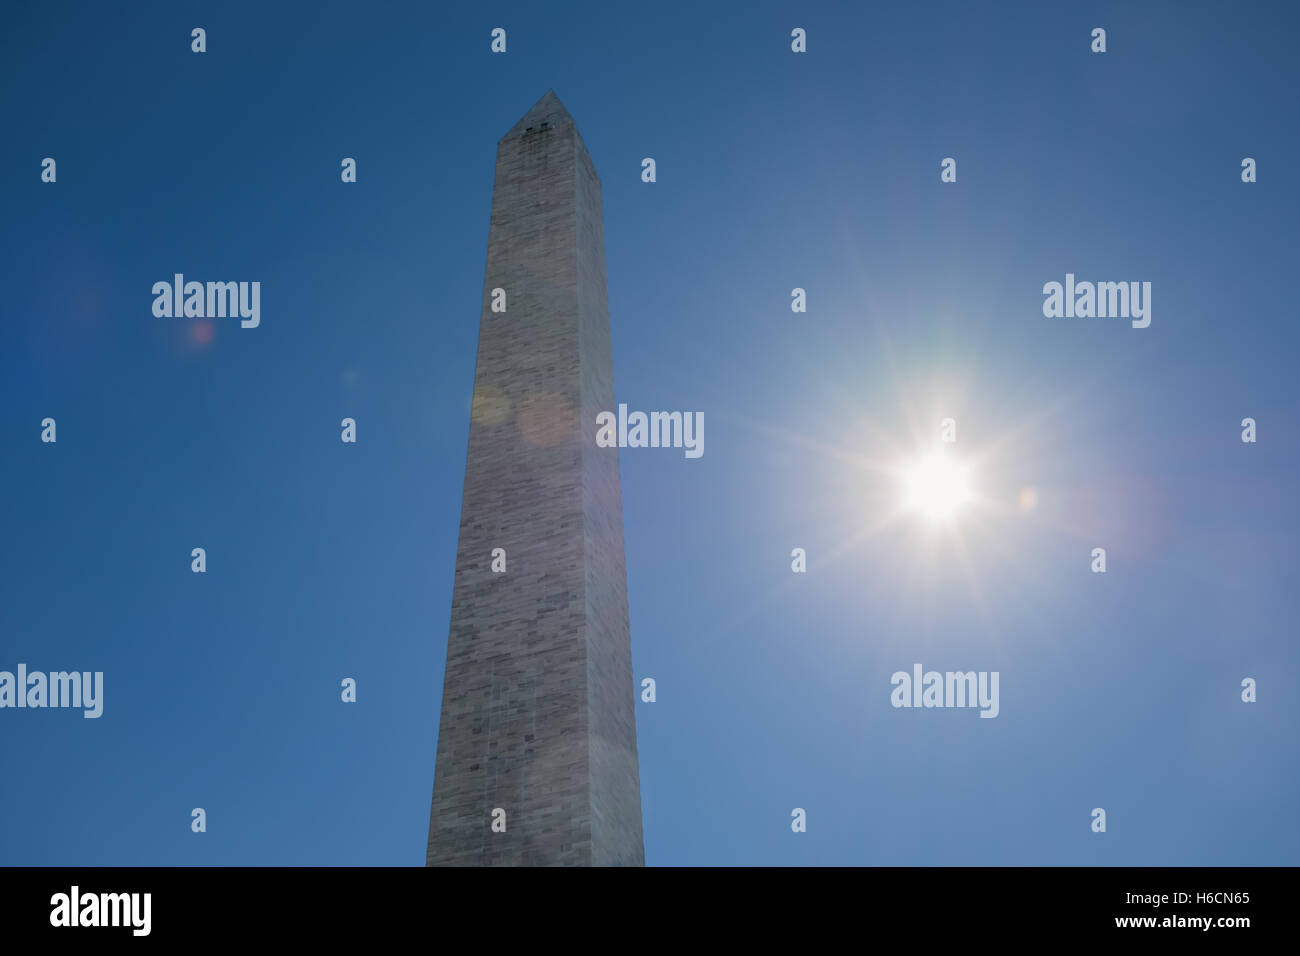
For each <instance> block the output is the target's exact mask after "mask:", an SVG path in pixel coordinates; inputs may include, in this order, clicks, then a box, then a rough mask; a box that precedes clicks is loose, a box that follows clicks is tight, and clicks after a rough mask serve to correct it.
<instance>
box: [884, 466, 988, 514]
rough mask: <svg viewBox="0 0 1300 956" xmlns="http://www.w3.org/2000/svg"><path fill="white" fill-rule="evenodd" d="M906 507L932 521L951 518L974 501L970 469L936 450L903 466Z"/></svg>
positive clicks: (904, 505) (904, 503) (902, 475)
mask: <svg viewBox="0 0 1300 956" xmlns="http://www.w3.org/2000/svg"><path fill="white" fill-rule="evenodd" d="M901 477H902V484H903V507H904V508H905V509H906V510H908V511H911V512H914V513H916V514H919V515H921V516H922V517H924V518H926V519H928V520H930V521H933V522H942V521H949V520H951V519H952V518H954V517H955V516H956V515H958V514H959V513H961V512H962V511H963V510H964V509H965V507H966V505H968V504H969V503H970V500H971V486H970V469H969V468H968V467H967V466H966V465H963V464H962V463H961V462H959V461H957V460H956V459H955V458H954V457H952V456H951V455H948V454H946V453H945V452H943V451H935V452H931V453H930V454H928V455H926V456H925V457H924V458H921V459H920V460H918V461H916V462H915V463H914V464H912V465H911V466H909V467H908V468H906V469H904V470H903V472H902V474H901Z"/></svg>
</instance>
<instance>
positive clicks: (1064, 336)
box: [0, 2, 1300, 865]
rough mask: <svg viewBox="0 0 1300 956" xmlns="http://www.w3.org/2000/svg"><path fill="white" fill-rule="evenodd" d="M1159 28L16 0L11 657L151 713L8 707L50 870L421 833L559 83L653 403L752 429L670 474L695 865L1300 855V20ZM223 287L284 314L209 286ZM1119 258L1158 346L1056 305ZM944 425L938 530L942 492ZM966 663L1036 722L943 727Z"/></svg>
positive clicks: (29, 848)
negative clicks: (497, 338) (487, 322)
mask: <svg viewBox="0 0 1300 956" xmlns="http://www.w3.org/2000/svg"><path fill="white" fill-rule="evenodd" d="M1133 6H1134V5H1132V4H1106V3H1089V4H1069V5H1062V4H1042V3H1022V4H1016V5H1014V6H1012V5H1009V4H1006V5H1004V4H998V5H991V6H990V5H979V4H969V3H937V4H925V5H923V6H918V5H912V4H902V5H898V6H897V8H894V9H888V8H884V7H882V6H881V5H876V4H870V5H868V4H861V3H840V4H773V3H762V2H759V3H747V4H729V5H721V4H719V5H707V4H698V3H692V4H671V3H653V4H628V5H620V4H588V5H583V6H582V7H576V6H575V7H574V8H573V9H571V10H565V9H564V8H563V7H562V6H560V5H555V4H537V3H519V4H492V5H482V4H465V5H462V7H461V8H460V9H454V8H452V7H451V6H449V5H443V4H437V5H435V4H400V5H399V4H390V3H347V4H339V3H323V4H314V5H311V7H310V10H308V8H307V7H306V6H305V5H304V6H303V8H302V11H301V12H296V13H293V12H289V10H288V9H287V8H288V5H287V4H266V3H233V2H232V3H220V4H216V3H204V4H197V3H166V4H162V3H157V4H148V5H145V4H128V5H113V6H110V5H103V4H78V5H69V4H61V3H41V4H34V3H24V4H20V5H16V6H13V5H11V6H10V7H9V8H7V9H6V12H5V15H4V16H5V25H4V29H3V31H0V117H2V120H3V130H4V137H3V149H2V150H0V253H3V261H4V264H5V269H4V274H5V309H4V317H3V321H2V322H0V487H3V492H4V493H3V495H2V496H0V532H2V535H0V539H2V540H0V669H3V670H10V671H13V670H14V669H15V668H16V666H17V664H18V663H20V662H21V663H25V664H26V665H27V667H28V669H29V670H41V671H55V670H87V671H103V672H104V675H105V677H104V682H105V694H104V712H103V716H102V717H100V718H99V719H97V720H87V719H83V718H82V716H81V714H80V712H78V711H72V710H52V709H46V710H27V709H24V710H9V709H5V710H0V759H2V760H3V765H4V773H3V774H2V775H0V863H5V864H97V865H104V864H178V865H181V864H241V863H253V864H362V863H368V864H396V865H420V864H422V863H423V860H424V852H425V839H426V834H427V827H428V812H429V801H430V795H431V791H432V784H433V769H434V753H435V746H436V739H437V722H438V714H439V706H440V701H441V693H442V672H443V663H444V655H445V653H446V642H447V628H448V621H449V612H450V602H451V585H452V575H453V570H454V563H455V554H456V536H457V529H458V522H459V511H460V500H461V484H462V480H463V477H464V467H465V449H466V439H467V435H468V428H469V407H470V395H471V389H472V382H473V374H474V356H475V348H476V340H477V332H478V320H479V308H480V303H481V296H482V292H483V287H482V283H483V268H484V257H485V252H486V246H487V233H488V216H489V211H490V206H491V189H492V178H493V163H494V158H495V150H496V143H497V140H498V139H499V138H500V137H501V136H502V135H503V134H504V133H505V132H506V131H507V130H508V129H509V128H510V127H511V126H512V125H513V124H514V123H515V121H516V120H517V119H519V117H520V116H522V115H523V114H524V113H525V112H526V111H527V110H528V108H529V107H530V106H532V104H533V103H534V102H535V101H536V100H537V99H538V98H539V97H540V96H541V95H542V94H543V93H545V92H546V91H547V90H548V89H551V88H554V89H555V91H556V92H557V93H558V94H559V96H560V98H561V99H562V100H563V101H564V103H565V105H566V106H567V107H568V108H569V110H570V111H571V113H572V114H573V116H574V117H575V119H576V122H577V124H578V127H579V129H580V131H581V133H582V136H583V139H584V140H585V142H586V145H587V147H588V149H589V151H590V153H591V156H592V158H593V160H594V162H595V164H596V168H597V170H598V171H599V173H600V175H601V178H602V181H603V191H604V205H605V241H606V256H607V262H608V282H609V301H610V313H611V325H612V335H613V357H614V373H615V387H616V391H617V395H618V399H619V401H621V402H626V403H628V404H629V406H630V407H631V408H633V409H644V410H659V409H662V410H689V411H699V412H703V413H704V416H705V420H706V425H707V427H706V445H705V453H704V455H703V457H702V458H699V459H696V460H689V459H687V458H685V457H684V456H683V455H682V453H681V452H680V451H677V450H659V449H625V450H623V451H622V452H621V453H620V459H621V470H622V483H623V503H624V520H625V528H626V547H627V569H628V593H629V604H630V613H631V625H632V650H633V664H634V672H635V676H636V679H637V680H638V681H639V680H640V679H641V678H642V677H646V676H650V677H653V678H655V680H656V681H657V685H658V700H657V701H656V702H655V703H653V704H647V703H641V702H638V704H637V711H636V713H637V730H638V746H639V753H640V770H641V787H642V800H643V807H644V826H645V843H646V861H647V863H649V864H652V865H675V864H733V863H734V864H820V863H835V864H949V863H951V864H979V863H990V864H1295V863H1297V862H1300V824H1298V823H1297V818H1296V807H1297V805H1298V803H1300V764H1298V760H1297V747H1296V739H1295V731H1296V727H1297V725H1298V723H1300V709H1298V707H1297V690H1298V689H1300V688H1298V687H1297V684H1298V682H1300V681H1298V679H1300V667H1298V664H1300V651H1298V650H1297V634H1296V621H1297V611H1298V610H1300V589H1297V587H1296V586H1295V570H1296V565H1297V559H1298V557H1300V555H1297V543H1296V542H1297V532H1298V531H1300V527H1298V525H1300V505H1298V504H1297V500H1296V492H1295V488H1296V482H1295V477H1294V476H1295V474H1296V467H1297V462H1298V459H1300V442H1298V440H1297V429H1296V424H1297V422H1300V398H1298V397H1297V389H1296V357H1297V354H1300V333H1297V331H1296V322H1295V314H1294V310H1295V295H1294V289H1293V285H1294V276H1295V273H1296V267H1295V258H1296V253H1297V248H1298V244H1297V241H1296V235H1297V233H1296V213H1297V202H1296V200H1297V183H1296V178H1295V174H1294V171H1293V170H1292V169H1291V164H1292V163H1293V162H1294V158H1295V157H1296V156H1297V155H1300V143H1298V142H1297V133H1296V122H1295V103H1296V94H1297V89H1298V83H1297V79H1298V74H1300V60H1297V58H1296V56H1295V51H1294V41H1295V36H1296V32H1297V26H1298V25H1300V24H1298V23H1297V21H1298V20H1300V14H1297V13H1296V12H1295V7H1294V6H1293V5H1291V4H1284V3H1277V4H1258V5H1250V6H1248V7H1241V6H1232V5H1225V4H1214V5H1210V4H1188V3H1164V4H1142V5H1141V9H1131V8H1132V7H1133ZM196 26H201V27H204V28H205V29H206V31H207V52H206V53H204V54H202V55H198V54H194V53H192V52H191V51H190V30H191V29H192V28H193V27H196ZM494 27H503V28H505V29H506V30H507V52H506V53H505V54H504V55H494V54H492V53H491V52H490V51H489V43H490V36H489V34H490V31H491V30H492V28H494ZM794 27H802V28H804V29H806V30H807V36H808V40H807V45H808V52H807V53H806V54H794V53H792V52H791V49H790V32H791V30H792V29H793V28H794ZM1093 27H1104V28H1105V29H1106V31H1107V52H1105V53H1104V54H1094V53H1092V52H1091V51H1090V42H1091V41H1090V32H1091V30H1092V28H1093ZM647 156H649V157H653V158H654V159H655V160H656V163H657V180H658V181H657V182H655V183H653V184H647V183H643V182H642V181H641V175H640V174H641V161H642V159H643V158H644V157H647ZM45 157H52V158H54V159H55V160H56V162H57V181H56V182H55V183H53V184H49V183H42V182H41V161H42V159H43V158H45ZM343 157H354V158H355V159H356V160H357V169H358V181H357V182H356V183H355V184H343V183H342V182H340V175H339V173H340V162H341V160H342V158H343ZM945 157H952V158H954V159H955V160H956V162H957V182H955V183H942V182H941V181H940V162H941V160H942V159H944V158H945ZM1243 157H1252V158H1254V159H1255V160H1256V161H1257V164H1258V182H1256V183H1253V184H1246V183H1243V182H1242V181H1241V175H1240V173H1241V161H1242V159H1243ZM176 272H182V273H185V274H186V275H187V277H189V278H192V279H198V280H222V281H226V280H257V281H260V282H261V283H262V287H261V288H262V295H261V324H260V326H259V327H258V328H256V329H243V328H240V327H239V325H238V323H237V321H235V320H229V319H226V320H221V319H218V320H214V321H213V322H212V323H207V324H206V327H207V328H208V329H209V330H210V332H211V336H210V340H208V341H203V340H202V335H201V333H200V332H199V331H198V330H199V328H200V327H201V326H204V325H205V323H202V322H200V321H198V320H194V319H168V318H157V317H155V316H154V315H153V314H152V311H151V306H152V302H153V296H152V293H151V288H152V286H153V284H154V283H155V282H157V281H160V280H164V281H170V279H171V277H172V275H173V274H174V273H176ZM1067 273H1073V274H1075V275H1076V276H1077V278H1078V280H1079V281H1083V280H1090V281H1149V282H1151V283H1152V294H1151V324H1150V326H1149V327H1148V328H1145V329H1135V328H1132V327H1131V326H1130V324H1129V322H1128V321H1126V320H1123V319H1096V318H1093V319H1079V318H1047V317H1045V316H1044V314H1043V301H1044V296H1043V292H1042V289H1043V285H1044V284H1045V283H1047V282H1051V281H1057V282H1064V280H1065V276H1066V274H1067ZM796 287H799V288H803V289H805V290H806V292H807V303H808V309H807V312H806V313H802V314H796V313H794V312H792V311H791V307H790V303H791V290H792V289H793V288H796ZM345 416H347V417H353V418H355V419H356V421H357V423H358V442H357V443H356V444H355V445H345V444H343V443H342V442H341V441H340V440H339V431H340V429H339V422H340V420H341V419H342V418H343V417H345ZM46 417H52V418H54V419H55V420H56V422H57V439H58V440H57V442H56V443H55V444H45V443H42V442H41V440H40V436H41V425H40V423H41V421H42V419H44V418H46ZM945 417H952V418H953V419H955V421H956V423H957V442H956V444H955V445H953V446H952V449H951V450H952V451H953V452H954V453H955V454H957V455H960V456H961V457H962V458H963V460H965V461H967V462H968V463H970V465H971V467H972V469H973V472H972V476H973V477H972V481H973V483H974V486H975V490H976V498H977V500H976V502H975V504H974V505H973V506H972V507H971V508H970V509H968V510H967V511H966V512H965V513H963V514H961V515H959V516H957V517H956V518H955V519H954V521H953V522H952V523H950V524H947V525H943V526H940V527H938V528H935V527H934V526H931V525H927V524H925V523H924V522H923V521H920V520H919V519H918V518H917V517H916V516H914V515H901V514H899V513H898V508H897V500H898V497H899V489H898V487H897V482H896V480H895V478H894V475H893V471H894V470H896V469H897V468H898V467H900V466H901V464H903V463H904V462H906V461H907V460H909V459H910V458H911V457H912V455H913V454H914V453H915V452H916V450H917V449H918V448H920V447H921V446H922V445H924V444H925V443H931V442H933V441H934V440H935V437H936V436H937V435H938V428H939V422H940V420H941V419H942V418H945ZM1245 417H1252V418H1254V419H1255V420H1256V422H1257V428H1258V441H1257V442H1256V443H1254V444H1245V443H1243V442H1242V441H1241V431H1242V429H1241V424H1240V423H1241V420H1242V419H1243V418H1245ZM1028 488H1032V489H1033V491H1034V496H1035V497H1036V505H1035V506H1034V507H1033V508H1024V507H1021V504H1020V502H1021V493H1022V490H1024V489H1028ZM1029 497H1030V496H1028V494H1026V501H1028V500H1029ZM194 547H203V548H205V549H206V550H207V555H208V558H207V560H208V570H207V573H206V574H202V575H200V574H193V573H191V571H190V560H191V558H190V551H191V549H192V548H194ZM795 547H801V548H804V549H806V551H807V555H808V570H807V573H805V574H794V573H793V572H792V570H791V550H792V549H793V548H795ZM1095 547H1104V548H1105V549H1106V551H1107V572H1106V573H1105V574H1094V573H1092V572H1091V570H1090V564H1091V561H1092V559H1091V551H1092V549H1093V548H1095ZM916 663H920V664H922V665H923V666H924V668H925V669H926V670H930V669H934V670H938V671H947V670H962V671H965V670H974V671H990V672H991V671H997V672H998V673H999V674H1000V712H999V715H998V716H997V717H996V718H995V719H981V718H979V717H978V711H977V710H973V709H960V708H951V709H895V708H894V707H892V706H891V705H890V692H891V685H890V676H891V675H892V674H893V673H894V672H895V671H899V670H903V671H909V672H910V671H911V669H912V666H913V665H914V664H916ZM344 677H354V678H355V679H356V680H357V682H358V701H357V703H356V704H355V705H347V704H343V703H342V702H341V701H340V699H339V696H340V692H339V683H340V681H341V680H342V679H343V678H344ZM1246 677H1252V678H1254V679H1255V680H1256V681H1257V682H1258V701H1257V702H1256V703H1249V704H1248V703H1244V702H1242V700H1241V696H1240V695H1241V681H1242V680H1243V678H1246ZM195 807H203V808H204V809H205V810H206V812H207V823H208V829H207V832H206V833H204V834H201V835H199V834H194V833H192V832H191V830H190V819H191V818H190V811H191V809H192V808H195ZM796 807H798V808H803V809H805V810H806V811H807V820H808V829H807V832H806V833H802V834H796V833H793V832H792V830H791V826H790V823H791V811H792V809H793V808H796ZM1095 807H1101V808H1104V809H1105V810H1106V812H1107V815H1108V818H1107V832H1106V833H1104V834H1098V833H1093V832H1092V831H1091V829H1090V824H1091V819H1092V818H1091V816H1090V814H1091V811H1092V809H1093V808H1095Z"/></svg>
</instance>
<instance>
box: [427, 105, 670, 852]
mask: <svg viewBox="0 0 1300 956" xmlns="http://www.w3.org/2000/svg"><path fill="white" fill-rule="evenodd" d="M614 408H615V405H614V377H613V370H612V362H611V358H610V340H609V303H608V300H607V298H606V290H605V237H604V227H603V224H602V215H601V198H600V178H599V177H598V176H597V175H596V170H595V167H594V166H593V165H592V162H591V158H590V157H589V156H588V155H587V149H586V146H584V145H583V142H582V137H581V136H579V135H578V130H577V128H576V127H575V126H574V123H573V118H572V117H570V116H569V113H568V111H567V110H565V108H564V106H563V105H562V104H561V103H560V100H559V98H558V97H557V96H556V95H555V93H554V92H553V91H552V92H548V93H547V94H546V95H545V96H543V97H542V98H541V100H539V101H538V102H537V104H536V105H535V106H534V107H533V108H532V109H531V110H529V111H528V113H527V115H525V116H524V118H523V119H521V120H520V121H519V122H518V123H516V124H515V126H514V128H513V129H511V130H510V132H508V133H506V135H505V137H504V138H503V139H502V140H501V141H500V143H499V144H498V145H497V162H496V182H495V185H494V187H493V192H492V220H491V227H490V231H489V238H488V254H487V276H486V281H485V282H484V284H483V305H482V314H481V318H480V322H479V340H478V365H477V368H476V370H475V373H474V399H473V407H472V412H471V416H470V431H469V451H468V456H467V460H466V464H465V491H464V496H463V498H462V502H461V516H460V543H459V546H458V549H457V553H456V577H455V581H454V583H453V587H452V602H451V632H450V635H449V637H448V641H447V668H446V675H445V678H444V681H443V692H442V716H441V720H440V723H439V728H438V753H437V763H436V765H435V769H434V781H433V806H432V809H431V811H430V816H429V843H428V853H427V856H426V863H427V864H428V865H430V866H435V865H453V866H454V865H459V866H482V865H524V866H584V865H597V866H600V865H624V866H627V865H643V864H644V862H645V854H644V848H643V844H642V837H641V789H640V778H639V775H638V772H637V756H636V715H635V687H634V682H633V678H632V651H631V637H630V633H629V627H628V611H627V571H626V567H625V565H624V555H623V504H622V495H621V493H620V490H619V472H618V449H617V448H599V447H597V445H596V441H595V435H596V425H595V422H596V416H597V414H598V413H599V412H601V411H612V410H614Z"/></svg>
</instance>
